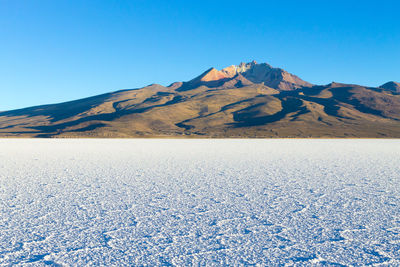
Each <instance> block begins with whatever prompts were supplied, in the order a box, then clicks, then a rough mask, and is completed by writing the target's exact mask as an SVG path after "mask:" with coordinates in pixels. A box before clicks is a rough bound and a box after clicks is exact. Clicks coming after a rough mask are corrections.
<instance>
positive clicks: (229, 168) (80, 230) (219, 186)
mask: <svg viewBox="0 0 400 267" xmlns="http://www.w3.org/2000/svg"><path fill="white" fill-rule="evenodd" d="M379 263H383V264H388V265H399V264H400V140H154V139H153V140H150V139H146V140H137V139H134V140H101V139H100V140H99V139H97V140H93V139H91V140H83V139H75V140H44V139H43V140H37V139H36V140H28V139H22V140H16V139H14V140H12V139H0V264H6V265H9V264H23V265H29V264H31V265H45V264H49V265H57V264H61V265H75V266H82V265H103V266H104V265H107V266H109V265H127V264H128V265H147V264H148V265H191V264H200V265H224V264H226V265H248V264H261V265H277V264H287V265H291V264H296V265H302V264H304V265H310V264H316V265H324V264H328V265H329V264H343V265H351V264H353V265H365V264H379Z"/></svg>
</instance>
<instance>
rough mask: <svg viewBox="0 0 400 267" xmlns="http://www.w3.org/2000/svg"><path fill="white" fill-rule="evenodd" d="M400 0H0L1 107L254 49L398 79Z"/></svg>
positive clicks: (126, 83) (178, 74) (234, 58)
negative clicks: (399, 0) (399, 1)
mask: <svg viewBox="0 0 400 267" xmlns="http://www.w3.org/2000/svg"><path fill="white" fill-rule="evenodd" d="M399 10H400V4H399V3H398V1H385V0H381V1H352V0H347V1H340V0H337V1H321V0H320V1H306V0H304V1H290V0H286V1H276V0H275V1H235V0H231V1H206V0H202V1H172V0H171V1H165V0H164V1H158V0H152V1H149V0H148V1H145V0H143V1H142V0H138V1H134V0H133V1H116V0H115V1H112V0H107V1H102V0H93V1H89V0H79V1H74V0H57V1H54V0H31V1H25V0H18V1H16V0H0V110H8V109H14V108H22V107H26V106H32V105H39V104H47V103H56V102H62V101H67V100H73V99H78V98H82V97H86V96H92V95H96V94H101V93H105V92H110V91H115V90H118V89H122V88H136V87H142V86H145V85H147V84H151V83H159V84H162V85H168V84H170V83H172V82H174V81H182V80H189V79H191V78H193V77H194V76H197V75H198V74H200V73H201V72H203V71H205V70H206V69H208V68H209V67H216V68H223V67H225V66H229V65H232V64H238V63H240V62H242V61H244V62H246V61H251V60H253V59H255V60H256V61H258V62H268V63H269V64H271V65H273V66H275V67H281V68H284V69H286V70H287V71H289V72H291V73H294V74H296V75H298V76H300V77H301V78H303V79H304V80H307V81H309V82H312V83H315V84H327V83H329V82H331V81H337V82H345V83H357V84H362V85H369V86H378V85H380V84H383V83H385V82H387V81H391V80H395V81H400V19H399V15H398V14H399Z"/></svg>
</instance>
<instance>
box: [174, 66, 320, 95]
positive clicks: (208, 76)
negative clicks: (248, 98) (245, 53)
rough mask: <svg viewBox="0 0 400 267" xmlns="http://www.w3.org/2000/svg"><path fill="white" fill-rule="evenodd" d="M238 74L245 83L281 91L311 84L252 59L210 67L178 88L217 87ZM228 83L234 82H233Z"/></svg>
mask: <svg viewBox="0 0 400 267" xmlns="http://www.w3.org/2000/svg"><path fill="white" fill-rule="evenodd" d="M239 74H240V76H241V77H242V78H241V79H243V78H245V79H246V80H247V82H246V84H248V83H256V84H264V85H266V86H268V87H271V88H274V89H278V90H283V91H288V90H295V89H298V88H301V87H310V86H312V84H310V83H308V82H306V81H303V80H302V79H300V78H299V77H297V76H296V75H293V74H291V73H289V72H287V71H285V70H283V69H280V68H274V67H272V66H271V65H269V64H267V63H260V64H259V63H257V62H256V61H255V60H253V61H251V62H248V63H244V62H241V63H240V64H239V65H231V66H229V67H226V68H223V69H222V70H217V69H215V68H210V69H208V70H207V71H205V72H204V73H202V74H201V75H200V76H198V77H196V78H194V79H192V80H190V81H189V82H186V83H184V84H183V85H182V86H181V88H179V90H180V91H184V90H190V89H193V88H195V87H198V86H200V85H205V86H209V87H219V86H221V85H223V84H225V83H226V82H228V81H230V80H232V79H236V80H237V77H238V75H239ZM229 84H234V82H230V83H229Z"/></svg>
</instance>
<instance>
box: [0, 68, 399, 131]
mask: <svg viewBox="0 0 400 267" xmlns="http://www.w3.org/2000/svg"><path fill="white" fill-rule="evenodd" d="M0 137H216V138H223V137H236V138H239V137H251V138H253V137H260V138H261V137H305V138H307V137H318V138H320V137H385V138H390V137H391V138H399V137H400V84H399V83H396V82H388V83H385V84H383V85H381V86H379V87H366V86H360V85H353V84H341V83H334V82H333V83H330V84H328V85H313V84H311V83H308V82H306V81H303V80H302V79H300V78H299V77H297V76H296V75H293V74H291V73H288V72H286V71H285V70H283V69H280V68H274V67H271V66H270V65H268V64H266V63H262V64H257V63H256V62H255V61H253V62H250V63H241V64H240V65H232V66H230V67H227V68H224V69H222V70H217V69H214V68H211V69H209V70H207V71H206V72H204V73H203V74H201V75H200V76H198V77H196V78H194V79H192V80H190V81H187V82H176V83H173V84H171V85H170V86H167V87H165V86H161V85H158V84H152V85H149V86H146V87H143V88H138V89H130V90H121V91H116V92H112V93H107V94H102V95H98V96H93V97H89V98H85V99H80V100H75V101H70V102H65V103H60V104H53V105H43V106H36V107H29V108H24V109H18V110H11V111H5V112H0Z"/></svg>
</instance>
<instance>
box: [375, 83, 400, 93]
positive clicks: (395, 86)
mask: <svg viewBox="0 0 400 267" xmlns="http://www.w3.org/2000/svg"><path fill="white" fill-rule="evenodd" d="M379 88H383V89H386V90H389V91H392V92H395V93H400V83H397V82H387V83H385V84H383V85H381V86H379Z"/></svg>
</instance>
